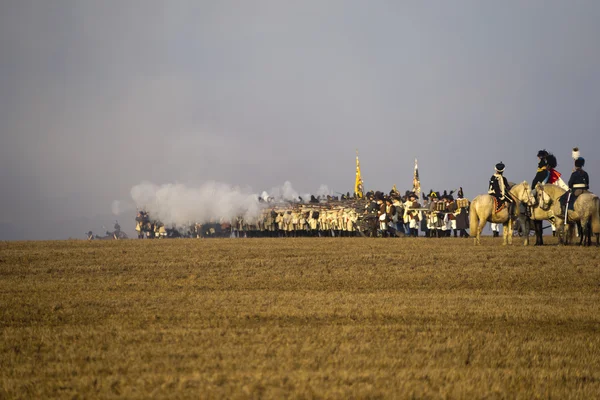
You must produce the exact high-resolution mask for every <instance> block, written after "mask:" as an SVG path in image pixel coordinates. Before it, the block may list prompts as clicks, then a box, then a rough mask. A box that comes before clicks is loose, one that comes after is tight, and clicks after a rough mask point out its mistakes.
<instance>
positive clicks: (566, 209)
mask: <svg viewBox="0 0 600 400" xmlns="http://www.w3.org/2000/svg"><path fill="white" fill-rule="evenodd" d="M569 201H571V191H570V190H569V195H568V196H567V205H566V206H565V224H568V223H569V220H568V219H567V218H568V216H569V215H568V213H569Z"/></svg>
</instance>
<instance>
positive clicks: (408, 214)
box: [404, 192, 420, 237]
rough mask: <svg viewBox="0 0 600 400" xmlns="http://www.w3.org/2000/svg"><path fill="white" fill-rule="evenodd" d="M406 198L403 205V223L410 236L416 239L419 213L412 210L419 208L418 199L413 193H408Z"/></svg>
mask: <svg viewBox="0 0 600 400" xmlns="http://www.w3.org/2000/svg"><path fill="white" fill-rule="evenodd" d="M407 197H408V199H407V200H406V203H404V223H405V224H408V226H409V229H410V235H411V236H414V237H417V236H419V221H420V218H419V217H420V211H419V210H414V209H415V208H419V203H418V201H417V200H418V197H417V195H416V194H415V193H413V192H410V193H409V194H408V196H407Z"/></svg>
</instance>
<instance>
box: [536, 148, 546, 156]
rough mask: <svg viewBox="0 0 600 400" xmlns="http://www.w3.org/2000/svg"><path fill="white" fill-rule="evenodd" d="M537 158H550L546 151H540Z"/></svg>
mask: <svg viewBox="0 0 600 400" xmlns="http://www.w3.org/2000/svg"><path fill="white" fill-rule="evenodd" d="M537 156H538V157H540V158H544V157H546V156H548V152H547V151H546V149H544V150H539V151H538V154H537Z"/></svg>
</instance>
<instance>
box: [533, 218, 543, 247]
mask: <svg viewBox="0 0 600 400" xmlns="http://www.w3.org/2000/svg"><path fill="white" fill-rule="evenodd" d="M533 227H534V229H535V245H536V246H543V245H544V238H543V237H542V235H543V234H544V228H543V226H542V221H539V220H534V221H533Z"/></svg>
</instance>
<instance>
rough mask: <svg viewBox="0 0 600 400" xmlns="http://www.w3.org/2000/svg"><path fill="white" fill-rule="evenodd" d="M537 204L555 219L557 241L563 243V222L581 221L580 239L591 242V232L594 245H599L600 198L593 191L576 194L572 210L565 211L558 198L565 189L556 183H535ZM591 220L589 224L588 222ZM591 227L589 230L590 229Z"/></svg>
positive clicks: (587, 243) (587, 242)
mask: <svg viewBox="0 0 600 400" xmlns="http://www.w3.org/2000/svg"><path fill="white" fill-rule="evenodd" d="M536 190H537V194H536V198H537V206H536V207H534V210H535V209H538V208H539V209H541V210H543V211H544V212H546V213H547V215H549V216H551V217H553V218H554V220H555V221H556V231H557V232H558V235H559V243H560V244H564V243H565V240H564V224H565V222H566V223H567V224H568V223H577V222H578V223H581V227H582V232H580V234H581V235H582V239H587V240H586V241H585V242H584V243H583V244H584V245H590V244H591V234H592V233H594V234H596V246H598V245H600V235H599V234H600V199H599V198H598V196H596V195H595V194H593V193H589V192H587V193H582V194H580V195H579V196H577V199H576V200H575V203H574V204H573V210H568V211H565V209H564V208H563V207H561V204H560V201H559V198H560V197H561V196H562V195H564V194H565V193H566V190H564V189H562V188H560V187H558V186H556V185H542V184H538V185H536ZM565 214H566V219H567V220H566V221H565ZM590 222H591V226H590V225H588V223H590ZM590 228H591V231H590Z"/></svg>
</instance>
